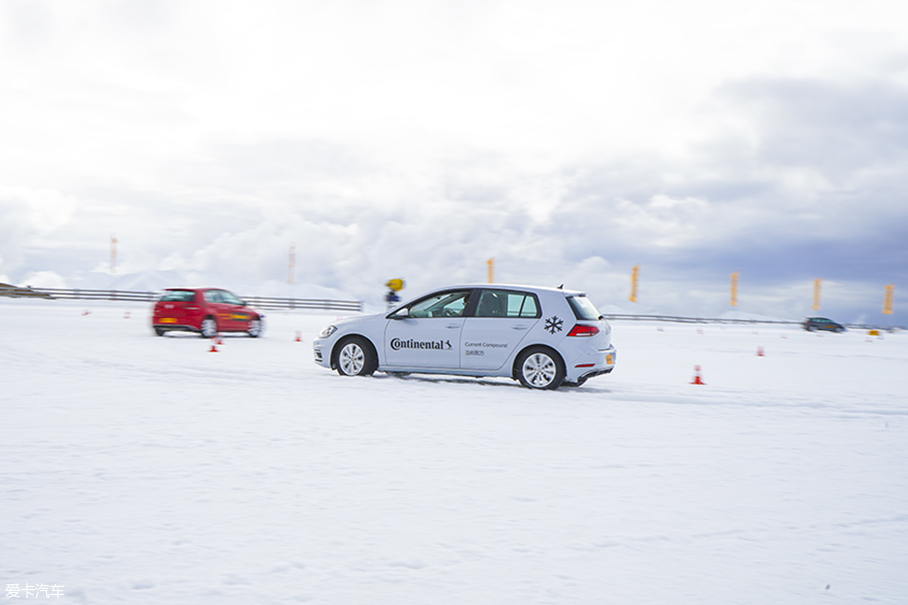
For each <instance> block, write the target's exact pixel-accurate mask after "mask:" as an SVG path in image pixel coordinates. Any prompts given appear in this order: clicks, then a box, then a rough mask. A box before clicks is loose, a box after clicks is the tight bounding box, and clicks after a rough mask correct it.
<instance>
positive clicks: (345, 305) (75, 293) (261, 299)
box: [0, 285, 363, 311]
mask: <svg viewBox="0 0 908 605" xmlns="http://www.w3.org/2000/svg"><path fill="white" fill-rule="evenodd" d="M0 296H9V297H12V298H46V299H62V300H67V299H69V300H108V301H123V302H153V301H155V300H157V299H158V298H159V297H160V296H161V294H160V292H135V291H131V290H82V289H78V288H76V289H65V288H19V287H15V286H5V285H3V286H0ZM240 298H242V299H243V300H245V301H246V302H247V303H249V304H250V305H252V306H253V307H256V308H258V309H262V310H271V311H273V310H291V311H292V310H312V311H362V310H363V303H362V301H358V300H329V299H320V298H272V297H266V296H247V297H240Z"/></svg>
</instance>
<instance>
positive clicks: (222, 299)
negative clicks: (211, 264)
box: [151, 288, 265, 338]
mask: <svg viewBox="0 0 908 605" xmlns="http://www.w3.org/2000/svg"><path fill="white" fill-rule="evenodd" d="M263 317H265V316H264V315H262V314H261V313H259V312H258V311H256V310H255V309H253V308H252V307H249V306H247V304H246V302H245V301H244V300H242V299H241V298H239V297H238V296H236V295H235V294H233V293H232V292H228V291H227V290H222V289H220V288H168V289H167V290H164V294H163V295H162V296H161V298H159V299H158V300H157V302H155V304H154V310H153V312H152V318H151V326H152V328H154V331H155V334H157V335H158V336H163V335H164V334H165V333H166V332H170V331H172V330H173V331H176V330H179V331H184V332H198V333H199V335H200V336H201V337H202V338H214V337H215V336H216V335H217V334H218V332H245V333H246V334H248V335H249V336H251V337H252V338H258V337H259V336H261V335H262V330H263V328H264V324H263V322H262V318H263Z"/></svg>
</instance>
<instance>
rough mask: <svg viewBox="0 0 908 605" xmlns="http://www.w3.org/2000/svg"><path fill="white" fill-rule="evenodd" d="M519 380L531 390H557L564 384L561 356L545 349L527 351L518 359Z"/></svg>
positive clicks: (534, 348) (535, 348)
mask: <svg viewBox="0 0 908 605" xmlns="http://www.w3.org/2000/svg"><path fill="white" fill-rule="evenodd" d="M516 370H517V371H516V374H517V380H519V381H520V384H522V385H523V386H525V387H529V388H531V389H557V388H558V387H560V386H561V383H562V382H564V362H563V361H561V356H560V355H558V354H557V353H555V352H554V351H552V350H551V349H547V348H545V347H533V348H530V349H527V350H526V351H524V352H523V353H521V354H520V356H519V357H518V358H517V364H516Z"/></svg>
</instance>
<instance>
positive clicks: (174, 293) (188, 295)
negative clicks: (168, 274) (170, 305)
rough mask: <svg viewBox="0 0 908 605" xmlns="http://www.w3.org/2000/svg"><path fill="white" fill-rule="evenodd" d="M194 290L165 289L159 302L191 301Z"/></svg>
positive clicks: (193, 296)
mask: <svg viewBox="0 0 908 605" xmlns="http://www.w3.org/2000/svg"><path fill="white" fill-rule="evenodd" d="M194 298H195V292H194V291H192V290H167V291H166V292H164V296H162V297H161V302H192V301H193V299H194Z"/></svg>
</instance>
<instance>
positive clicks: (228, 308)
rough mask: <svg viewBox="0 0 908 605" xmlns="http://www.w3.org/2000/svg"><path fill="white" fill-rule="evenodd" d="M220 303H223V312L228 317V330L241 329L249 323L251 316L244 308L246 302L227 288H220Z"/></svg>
mask: <svg viewBox="0 0 908 605" xmlns="http://www.w3.org/2000/svg"><path fill="white" fill-rule="evenodd" d="M220 295H221V304H223V305H224V307H223V309H224V314H225V316H227V317H228V321H229V324H228V325H229V326H230V328H229V329H230V330H235V331H243V330H245V329H246V328H247V327H248V325H249V319H250V318H251V317H252V316H251V314H250V313H249V310H248V309H246V303H244V302H243V301H242V299H240V298H239V297H238V296H236V295H235V294H233V293H232V292H228V291H227V290H220Z"/></svg>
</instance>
